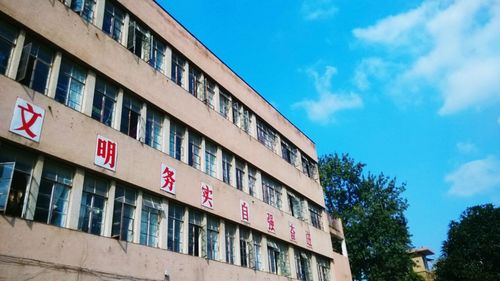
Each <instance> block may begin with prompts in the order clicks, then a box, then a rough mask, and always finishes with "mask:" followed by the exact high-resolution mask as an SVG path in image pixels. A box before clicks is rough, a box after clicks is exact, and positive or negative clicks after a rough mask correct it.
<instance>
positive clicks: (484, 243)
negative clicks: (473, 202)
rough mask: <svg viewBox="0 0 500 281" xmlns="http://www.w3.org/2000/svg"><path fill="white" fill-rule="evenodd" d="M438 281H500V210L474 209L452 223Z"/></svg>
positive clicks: (488, 208) (438, 271)
mask: <svg viewBox="0 0 500 281" xmlns="http://www.w3.org/2000/svg"><path fill="white" fill-rule="evenodd" d="M436 280H437V281H455V280H467V281H476V280H477V281H479V280H480V281H498V280H500V208H495V207H494V206H493V205H492V204H487V205H480V206H474V207H471V208H468V209H467V210H465V211H464V212H463V213H462V215H461V216H460V221H458V222H456V221H452V222H451V223H450V228H449V230H448V238H447V240H446V241H444V243H443V249H442V255H441V257H440V258H439V260H438V262H437V263H436Z"/></svg>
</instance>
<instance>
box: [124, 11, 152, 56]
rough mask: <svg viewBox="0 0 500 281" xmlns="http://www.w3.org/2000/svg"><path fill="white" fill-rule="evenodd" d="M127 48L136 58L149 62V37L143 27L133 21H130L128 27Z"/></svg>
mask: <svg viewBox="0 0 500 281" xmlns="http://www.w3.org/2000/svg"><path fill="white" fill-rule="evenodd" d="M127 48H128V49H129V50H130V51H132V53H134V54H135V55H136V56H138V57H140V58H141V59H143V60H145V61H148V62H149V59H150V51H151V35H150V34H149V31H148V30H147V29H146V28H145V27H143V26H142V25H141V24H139V23H138V22H137V21H135V20H133V19H131V20H130V23H129V27H128V42H127Z"/></svg>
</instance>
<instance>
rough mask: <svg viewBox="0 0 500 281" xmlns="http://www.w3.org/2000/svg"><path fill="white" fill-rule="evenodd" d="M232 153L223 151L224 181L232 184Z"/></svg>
mask: <svg viewBox="0 0 500 281" xmlns="http://www.w3.org/2000/svg"><path fill="white" fill-rule="evenodd" d="M232 158H233V157H232V155H231V154H229V153H227V152H222V181H224V182H225V183H227V184H231V161H232Z"/></svg>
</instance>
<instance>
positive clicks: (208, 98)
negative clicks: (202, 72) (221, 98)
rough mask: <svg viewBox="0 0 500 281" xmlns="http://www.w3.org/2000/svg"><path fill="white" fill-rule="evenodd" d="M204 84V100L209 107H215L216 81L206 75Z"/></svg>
mask: <svg viewBox="0 0 500 281" xmlns="http://www.w3.org/2000/svg"><path fill="white" fill-rule="evenodd" d="M203 85H204V95H203V98H204V99H203V102H205V104H206V105H207V106H208V107H210V108H212V109H214V108H215V106H214V96H215V82H214V81H213V80H212V79H210V78H208V77H205V81H204V83H203Z"/></svg>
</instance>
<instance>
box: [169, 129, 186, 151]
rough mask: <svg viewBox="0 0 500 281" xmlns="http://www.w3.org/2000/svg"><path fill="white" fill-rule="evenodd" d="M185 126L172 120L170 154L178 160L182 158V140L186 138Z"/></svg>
mask: <svg viewBox="0 0 500 281" xmlns="http://www.w3.org/2000/svg"><path fill="white" fill-rule="evenodd" d="M184 131H185V129H184V127H182V126H181V125H179V124H177V123H175V122H173V121H171V122H170V156H172V157H173V158H175V159H177V160H181V159H182V141H183V139H184Z"/></svg>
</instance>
